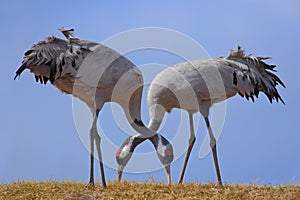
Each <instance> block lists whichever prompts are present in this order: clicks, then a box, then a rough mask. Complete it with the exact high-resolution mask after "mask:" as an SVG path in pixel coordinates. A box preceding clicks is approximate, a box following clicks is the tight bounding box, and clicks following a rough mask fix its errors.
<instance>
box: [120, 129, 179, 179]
mask: <svg viewBox="0 0 300 200" xmlns="http://www.w3.org/2000/svg"><path fill="white" fill-rule="evenodd" d="M147 139H149V140H150V141H151V142H152V144H153V145H154V147H155V150H156V153H157V156H158V158H159V160H160V162H161V163H162V165H163V166H164V167H165V171H166V176H167V179H168V183H169V184H170V182H171V178H170V165H171V163H172V161H173V158H174V154H173V147H172V145H171V143H170V142H169V141H168V140H167V139H166V138H164V137H163V136H162V135H159V134H155V135H153V136H151V137H149V138H146V137H143V136H142V135H135V136H130V137H128V138H127V139H126V140H125V141H124V142H123V144H122V145H121V147H120V148H119V150H118V151H117V153H116V160H117V163H118V180H119V181H121V178H122V174H123V169H124V167H125V166H126V165H127V163H128V161H129V160H130V158H131V156H132V153H133V151H134V149H135V147H136V146H138V145H139V144H140V143H142V142H143V141H145V140H147Z"/></svg>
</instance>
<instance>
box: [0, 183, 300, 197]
mask: <svg viewBox="0 0 300 200" xmlns="http://www.w3.org/2000/svg"><path fill="white" fill-rule="evenodd" d="M0 199H68V200H71V199H79V200H90V199H295V200H296V199H300V185H299V184H298V185H289V186H259V185H225V186H224V187H223V188H220V187H217V186H215V185H214V184H197V183H184V184H182V185H180V184H173V185H172V186H167V185H165V184H164V183H155V182H153V181H151V182H150V183H137V182H128V181H124V182H122V183H117V182H110V183H108V187H107V188H106V189H103V188H102V186H101V184H99V183H98V184H96V187H95V189H88V188H86V183H76V182H63V183H59V182H16V183H13V184H2V185H0Z"/></svg>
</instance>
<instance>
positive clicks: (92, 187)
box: [85, 181, 95, 189]
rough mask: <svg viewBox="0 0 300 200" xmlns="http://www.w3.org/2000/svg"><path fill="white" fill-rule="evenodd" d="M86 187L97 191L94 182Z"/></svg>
mask: <svg viewBox="0 0 300 200" xmlns="http://www.w3.org/2000/svg"><path fill="white" fill-rule="evenodd" d="M85 187H86V188H88V189H95V183H94V181H90V182H89V183H88V184H87V185H86V186H85Z"/></svg>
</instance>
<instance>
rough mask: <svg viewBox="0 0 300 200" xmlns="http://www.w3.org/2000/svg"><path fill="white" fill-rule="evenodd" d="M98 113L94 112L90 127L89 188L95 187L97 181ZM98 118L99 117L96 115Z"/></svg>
mask: <svg viewBox="0 0 300 200" xmlns="http://www.w3.org/2000/svg"><path fill="white" fill-rule="evenodd" d="M97 115H98V113H95V114H94V113H93V122H92V127H91V129H90V154H91V158H90V181H89V183H88V185H87V187H89V188H94V187H95V183H94V149H95V146H94V145H95V144H94V141H95V128H96V123H97V119H95V117H96V116H97ZM96 118H97V117H96Z"/></svg>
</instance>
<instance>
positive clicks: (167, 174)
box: [165, 165, 171, 185]
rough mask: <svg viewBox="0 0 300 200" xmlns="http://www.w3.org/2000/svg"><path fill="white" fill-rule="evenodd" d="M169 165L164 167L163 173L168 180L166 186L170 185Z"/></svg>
mask: <svg viewBox="0 0 300 200" xmlns="http://www.w3.org/2000/svg"><path fill="white" fill-rule="evenodd" d="M170 171H171V170H170V165H165V172H166V176H167V180H168V185H171V172H170Z"/></svg>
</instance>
